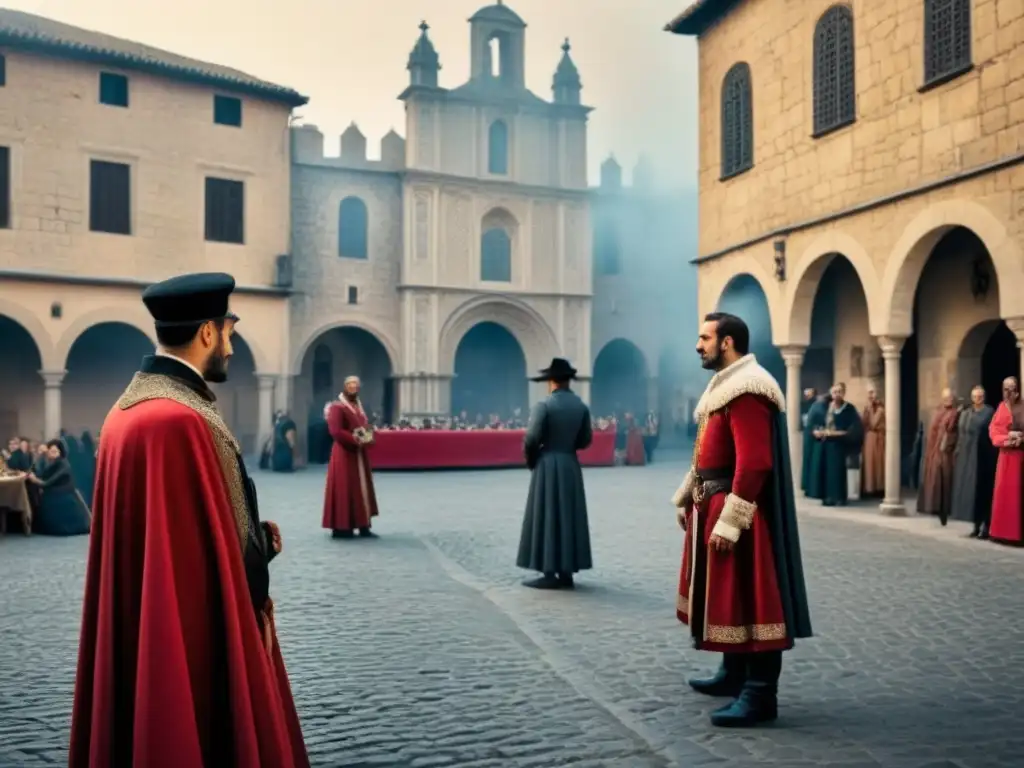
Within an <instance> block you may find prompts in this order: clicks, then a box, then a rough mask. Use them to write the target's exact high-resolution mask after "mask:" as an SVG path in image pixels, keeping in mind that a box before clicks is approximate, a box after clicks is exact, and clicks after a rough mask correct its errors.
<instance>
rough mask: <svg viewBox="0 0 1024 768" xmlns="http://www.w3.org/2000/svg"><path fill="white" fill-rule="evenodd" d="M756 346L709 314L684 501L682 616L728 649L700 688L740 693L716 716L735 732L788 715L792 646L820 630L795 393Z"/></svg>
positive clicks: (694, 630) (696, 685) (700, 638)
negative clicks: (782, 682) (784, 705)
mask: <svg viewBox="0 0 1024 768" xmlns="http://www.w3.org/2000/svg"><path fill="white" fill-rule="evenodd" d="M749 346H750V331H749V329H748V328H747V325H746V323H744V322H743V321H742V320H741V319H740V318H738V317H736V316H735V315H730V314H726V313H723V312H713V313H711V314H709V315H707V316H706V317H705V318H704V324H703V325H702V326H701V330H700V337H699V339H698V341H697V354H699V355H700V357H701V361H702V364H703V366H704V368H705V369H707V370H711V371H715V375H714V376H713V377H712V378H711V381H710V382H709V383H708V386H707V389H706V390H705V391H704V394H703V396H702V397H701V399H700V401H699V402H698V403H697V408H696V410H695V411H694V420H695V421H696V422H697V440H696V443H695V444H694V448H693V466H692V468H691V469H690V471H689V472H688V473H687V475H686V477H685V478H684V479H683V483H682V485H681V486H680V487H679V489H678V490H677V491H676V494H675V496H674V497H673V503H674V504H675V505H676V507H677V508H678V512H677V519H678V522H679V525H680V526H681V527H682V528H683V529H684V530H685V531H686V537H685V546H684V549H683V566H682V571H681V574H680V579H679V595H678V599H677V602H676V615H677V617H678V618H679V620H680V621H682V622H683V623H684V624H688V625H689V627H690V634H691V635H692V637H693V642H694V647H696V648H697V649H699V650H706V651H718V652H721V653H722V654H723V660H722V665H721V668H720V669H719V671H718V673H717V674H716V675H714V676H713V677H711V678H708V679H700V680H691V681H690V686H691V687H692V688H693V689H694V690H695V691H697V692H698V693H703V694H706V695H709V696H730V697H734V701H733V702H732V703H730V704H727V705H726V706H724V707H722V708H720V709H718V710H715V712H713V713H712V715H711V722H712V724H714V725H716V726H721V727H734V728H743V727H752V726H755V725H758V724H760V723H764V722H769V721H772V720H775V719H776V717H777V716H778V703H777V702H778V698H777V695H778V682H779V675H780V674H781V672H782V652H783V651H785V650H788V649H789V648H792V647H793V641H794V639H795V638H804V637H810V636H811V622H810V613H809V610H808V607H807V593H806V588H805V586H804V577H803V565H802V563H801V557H800V538H799V535H798V533H797V525H796V503H795V501H794V497H793V480H792V477H793V476H792V472H791V470H790V466H789V445H788V440H787V427H786V419H785V398H784V397H783V394H782V390H781V389H780V388H779V385H778V383H777V382H776V381H775V379H774V378H772V376H771V374H770V373H768V372H767V371H766V370H765V369H764V368H762V367H761V366H760V365H759V364H758V362H757V360H756V359H755V358H754V356H753V355H752V354H749Z"/></svg>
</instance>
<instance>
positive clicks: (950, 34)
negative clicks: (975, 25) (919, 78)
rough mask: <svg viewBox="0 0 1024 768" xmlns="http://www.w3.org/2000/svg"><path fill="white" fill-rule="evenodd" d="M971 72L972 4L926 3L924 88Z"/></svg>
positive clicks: (960, 0) (956, 0) (964, 0)
mask: <svg viewBox="0 0 1024 768" xmlns="http://www.w3.org/2000/svg"><path fill="white" fill-rule="evenodd" d="M970 68H971V0H925V4H924V82H925V85H938V84H939V83H944V82H946V81H947V80H951V79H953V78H954V77H956V76H957V75H959V74H962V73H963V72H966V71H967V70H968V69H970Z"/></svg>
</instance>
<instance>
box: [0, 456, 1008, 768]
mask: <svg viewBox="0 0 1024 768" xmlns="http://www.w3.org/2000/svg"><path fill="white" fill-rule="evenodd" d="M683 468H684V466H683V463H682V461H681V460H679V459H674V460H672V459H671V458H670V459H669V460H666V461H664V462H659V463H656V464H654V465H651V466H648V467H643V468H619V469H595V470H588V471H587V473H586V482H587V487H588V491H589V497H590V507H591V530H592V537H593V544H594V558H595V563H596V568H595V570H593V571H591V572H588V573H586V574H583V575H582V576H581V578H580V579H579V588H578V589H577V590H576V591H575V592H573V593H560V592H556V593H545V592H540V593H537V592H534V591H532V590H524V589H523V588H521V587H520V586H519V585H518V582H519V580H520V579H521V578H522V577H523V575H524V574H523V573H522V572H520V571H518V570H517V569H516V568H515V566H514V560H515V551H516V544H517V538H518V529H519V524H520V521H521V515H522V505H523V501H524V496H525V489H526V484H527V474H526V472H525V471H518V470H507V471H500V472H463V473H406V474H382V475H380V476H378V479H377V483H378V496H379V499H380V502H381V506H382V509H383V516H382V517H381V518H380V519H379V520H378V522H377V525H376V529H377V530H378V531H379V532H380V533H381V538H380V539H379V540H375V541H359V540H354V541H334V540H331V539H330V538H329V537H328V536H327V535H326V533H325V532H323V531H321V530H320V528H319V521H320V505H321V494H322V488H323V472H322V470H318V469H317V470H308V471H305V472H300V473H296V474H295V475H293V476H289V477H280V476H272V475H268V474H266V473H260V474H259V475H258V477H257V480H258V483H259V486H260V493H261V508H262V509H263V511H264V516H265V517H267V518H268V519H275V520H277V521H278V522H279V523H280V524H281V527H282V530H283V533H284V537H285V552H284V553H283V554H282V556H281V557H280V558H279V559H278V560H277V561H275V563H274V565H273V566H272V573H273V579H274V581H273V585H274V587H273V593H274V596H275V600H276V602H277V605H278V624H279V631H280V636H281V644H282V648H283V651H284V655H285V661H286V663H287V664H288V668H289V673H290V675H291V679H292V686H293V689H294V691H295V696H296V702H297V705H298V708H299V714H300V716H301V718H302V721H303V726H304V731H305V733H306V737H307V743H308V745H309V748H310V753H311V756H312V758H313V762H314V764H315V765H318V766H338V767H339V768H340V767H342V766H351V767H355V766H393V767H394V768H405V767H407V766H408V767H411V766H441V767H447V766H464V767H465V768H485V767H490V766H495V767H498V766H501V768H520V766H522V767H523V768H527V767H531V768H559V767H560V766H567V767H568V766H575V767H578V768H590V767H593V768H597V767H599V766H600V767H606V766H607V767H609V768H617V767H618V766H622V767H623V768H647V766H651V767H655V766H687V767H689V766H693V767H695V768H699V767H700V766H712V765H714V766H717V765H722V766H727V765H728V766H748V765H750V766H753V765H774V766H787V767H788V766H792V767H793V768H797V767H798V766H819V765H837V766H839V765H842V766H849V767H850V768H853V767H854V766H892V768H911V767H912V766H915V767H916V766H921V767H922V768H923V767H925V766H929V767H932V768H939V766H961V767H962V768H963V767H970V768H975V767H976V768H984V767H985V766H1002V765H1011V764H1015V765H1018V764H1020V755H1021V754H1024V732H1022V731H1020V730H1018V727H1019V726H1018V721H1019V717H1020V711H1021V707H1022V705H1024V694H1022V690H1024V642H1022V641H1024V590H1022V589H1021V588H1020V583H1021V574H1022V571H1024V553H1022V552H1020V551H1017V550H1010V549H1005V548H1001V547H998V546H996V545H990V544H986V543H979V542H968V541H966V540H964V539H963V538H962V536H963V533H964V531H963V530H962V528H960V527H956V526H951V527H950V529H945V530H941V531H940V530H939V529H938V526H937V523H934V522H933V521H932V520H922V519H914V518H911V519H908V520H891V519H879V518H877V516H876V515H875V514H874V513H872V512H871V511H868V510H858V509H846V510H842V511H839V512H832V511H828V510H822V509H820V508H810V507H808V508H807V509H806V510H803V512H804V514H803V515H802V523H801V533H802V536H803V541H804V559H805V566H806V569H807V571H808V578H809V589H810V597H811V601H812V618H813V620H814V623H815V630H816V632H817V635H818V636H817V637H816V638H815V639H813V640H810V641H805V642H803V643H802V644H801V645H800V646H799V647H798V648H797V649H796V650H795V651H793V652H792V653H790V654H788V655H787V657H786V668H785V671H784V677H783V691H782V693H783V699H782V713H781V718H780V720H779V722H778V723H777V724H776V725H775V726H774V727H771V728H765V729H763V730H759V731H754V732H720V731H714V730H713V729H712V728H711V727H710V726H709V725H708V723H707V714H708V712H709V710H710V709H712V708H713V707H714V706H716V705H717V704H718V703H719V702H717V701H714V700H708V699H704V698H702V697H699V696H697V695H696V694H693V693H692V692H691V691H690V690H689V689H688V688H687V686H686V682H685V681H686V678H687V677H688V676H690V675H691V674H694V673H697V672H701V671H704V670H707V669H710V668H711V667H712V666H713V665H714V664H715V663H716V659H715V658H714V657H713V656H710V655H707V654H701V653H698V652H695V651H693V650H692V649H690V648H689V647H688V643H687V639H686V635H685V632H684V630H683V629H681V627H680V626H679V625H678V623H677V622H676V620H675V616H674V590H675V585H676V581H677V578H678V566H679V550H680V544H681V534H680V532H679V531H678V529H677V528H676V527H675V521H674V516H673V512H672V510H671V508H670V507H669V506H668V504H667V501H666V500H667V498H668V497H669V496H670V495H671V493H672V491H673V490H674V489H675V486H676V484H677V483H678V480H679V478H680V477H681V475H682V471H683ZM86 546H87V541H86V539H85V538H84V537H83V538H79V539H70V540H60V539H47V538H42V537H34V538H32V539H27V540H26V539H24V538H22V537H20V536H16V535H15V536H11V535H9V536H8V537H7V538H6V539H3V540H0V768H7V767H8V766H12V767H17V768H20V767H21V766H25V768H29V767H30V766H37V765H50V764H55V763H60V762H64V761H66V742H67V737H68V725H69V717H70V707H71V695H72V687H73V678H74V665H75V658H76V652H77V640H78V623H79V611H80V605H81V591H82V574H83V571H84V560H85V552H86Z"/></svg>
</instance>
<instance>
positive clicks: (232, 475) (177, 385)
mask: <svg viewBox="0 0 1024 768" xmlns="http://www.w3.org/2000/svg"><path fill="white" fill-rule="evenodd" d="M147 400H173V401H174V402H176V403H180V404H181V405H184V406H185V407H187V408H191V409H192V410H193V411H195V412H196V413H198V414H199V415H200V416H202V417H203V420H204V421H206V424H207V426H208V427H209V428H210V434H211V436H212V437H213V445H214V447H215V448H216V450H217V458H218V459H220V468H221V472H222V473H223V476H224V481H225V484H226V485H227V487H228V496H229V498H230V501H231V509H232V512H233V513H234V517H235V526H236V527H237V528H238V538H239V543H240V544H241V546H242V548H243V549H244V548H245V544H246V541H247V539H248V536H249V506H248V504H247V503H246V500H245V489H244V488H243V487H242V473H241V472H240V471H239V469H238V460H239V457H240V456H241V446H239V444H238V441H237V440H236V439H235V436H234V435H232V434H231V430H230V429H228V425H227V424H225V423H224V419H223V418H222V417H221V415H220V411H218V410H217V408H216V406H214V404H213V403H211V402H209V401H208V400H205V399H203V397H201V396H200V395H199V394H198V393H197V392H196V391H195V390H194V389H192V388H191V387H189V386H187V385H185V384H184V383H182V382H179V381H178V380H177V379H175V378H174V377H172V376H164V375H161V374H156V373H136V374H135V377H134V378H133V379H132V380H131V383H130V384H129V385H128V388H127V389H126V390H125V391H124V394H122V395H121V397H120V398H119V399H118V401H117V407H118V408H120V409H121V410H122V411H126V410H128V409H129V408H131V407H132V406H135V405H138V404H139V403H143V402H146V401H147Z"/></svg>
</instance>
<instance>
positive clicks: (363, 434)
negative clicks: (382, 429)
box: [352, 427, 373, 445]
mask: <svg viewBox="0 0 1024 768" xmlns="http://www.w3.org/2000/svg"><path fill="white" fill-rule="evenodd" d="M352 437H354V438H355V439H356V442H358V443H359V444H360V445H370V443H372V442H373V430H372V429H369V428H368V427H356V428H355V429H353V430H352Z"/></svg>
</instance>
